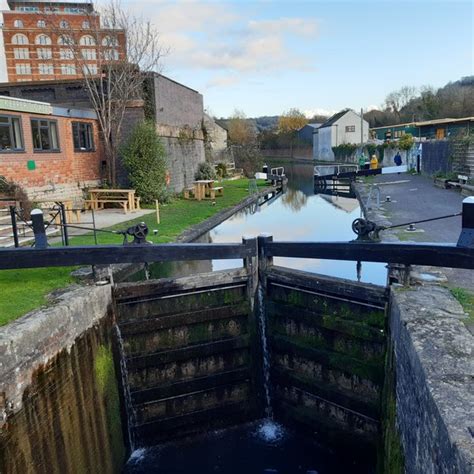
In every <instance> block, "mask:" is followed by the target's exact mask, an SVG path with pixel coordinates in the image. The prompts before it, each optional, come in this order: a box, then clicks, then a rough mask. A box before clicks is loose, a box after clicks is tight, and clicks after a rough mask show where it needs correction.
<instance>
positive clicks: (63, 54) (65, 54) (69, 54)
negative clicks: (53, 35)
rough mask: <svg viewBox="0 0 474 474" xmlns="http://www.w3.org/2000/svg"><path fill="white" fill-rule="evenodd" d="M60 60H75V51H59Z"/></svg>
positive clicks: (63, 49) (62, 49)
mask: <svg viewBox="0 0 474 474" xmlns="http://www.w3.org/2000/svg"><path fill="white" fill-rule="evenodd" d="M59 59H74V51H73V50H72V49H65V48H61V49H60V50H59Z"/></svg>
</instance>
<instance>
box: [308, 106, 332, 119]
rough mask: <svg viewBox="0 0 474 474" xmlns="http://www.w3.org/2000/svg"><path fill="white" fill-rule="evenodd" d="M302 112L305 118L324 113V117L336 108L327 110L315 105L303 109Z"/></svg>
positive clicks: (328, 115)
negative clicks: (312, 107) (311, 107)
mask: <svg viewBox="0 0 474 474" xmlns="http://www.w3.org/2000/svg"><path fill="white" fill-rule="evenodd" d="M303 113H304V114H305V115H306V117H307V118H312V117H314V116H315V115H324V116H325V117H330V116H331V115H334V114H335V113H336V110H328V109H322V108H318V107H316V108H314V109H308V110H303Z"/></svg>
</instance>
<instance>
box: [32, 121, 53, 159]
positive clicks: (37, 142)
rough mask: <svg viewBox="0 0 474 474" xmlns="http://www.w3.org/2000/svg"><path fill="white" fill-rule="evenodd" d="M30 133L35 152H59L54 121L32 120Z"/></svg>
mask: <svg viewBox="0 0 474 474" xmlns="http://www.w3.org/2000/svg"><path fill="white" fill-rule="evenodd" d="M31 132H32V134H33V149H34V150H35V151H59V142H58V126H57V123H56V121H53V120H37V119H32V120H31Z"/></svg>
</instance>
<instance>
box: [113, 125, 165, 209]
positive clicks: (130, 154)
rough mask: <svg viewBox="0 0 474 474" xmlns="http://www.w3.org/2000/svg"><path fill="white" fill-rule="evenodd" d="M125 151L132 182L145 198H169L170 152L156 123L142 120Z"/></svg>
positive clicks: (123, 154) (124, 157) (125, 164)
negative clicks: (166, 178)
mask: <svg viewBox="0 0 474 474" xmlns="http://www.w3.org/2000/svg"><path fill="white" fill-rule="evenodd" d="M121 153H122V157H123V164H124V166H125V168H126V169H127V171H128V173H129V178H130V183H131V185H132V187H133V188H135V189H136V192H137V195H138V196H140V197H141V198H142V201H143V202H145V203H147V202H148V203H149V202H153V201H154V200H155V199H158V200H160V201H161V202H163V201H166V200H167V199H168V193H167V189H166V182H165V177H166V166H167V164H166V153H165V149H164V147H163V144H162V143H161V140H160V138H159V137H158V135H157V133H156V129H155V125H154V123H153V122H151V121H144V122H141V123H139V124H138V125H137V126H136V127H135V128H134V129H133V131H132V133H131V134H130V136H129V138H128V140H127V141H126V143H125V145H124V146H123V147H122V150H121Z"/></svg>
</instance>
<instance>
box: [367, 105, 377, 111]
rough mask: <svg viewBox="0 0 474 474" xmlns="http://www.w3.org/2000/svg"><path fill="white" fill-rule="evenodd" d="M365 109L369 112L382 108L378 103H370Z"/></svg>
mask: <svg viewBox="0 0 474 474" xmlns="http://www.w3.org/2000/svg"><path fill="white" fill-rule="evenodd" d="M364 110H365V111H366V112H369V111H370V110H380V107H379V106H378V105H368V106H367V107H366V108H365V109H364Z"/></svg>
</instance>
